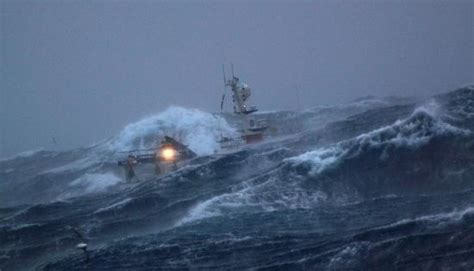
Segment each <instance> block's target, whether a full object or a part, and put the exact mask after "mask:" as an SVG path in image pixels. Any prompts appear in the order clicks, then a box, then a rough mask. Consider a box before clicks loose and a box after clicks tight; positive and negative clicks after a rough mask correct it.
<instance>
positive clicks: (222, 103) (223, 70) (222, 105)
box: [221, 64, 227, 112]
mask: <svg viewBox="0 0 474 271" xmlns="http://www.w3.org/2000/svg"><path fill="white" fill-rule="evenodd" d="M222 74H223V75H224V93H223V94H222V100H221V112H222V111H223V110H224V99H225V88H226V86H227V80H226V79H225V68H224V64H222Z"/></svg>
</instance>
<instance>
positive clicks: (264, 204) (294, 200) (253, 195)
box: [177, 177, 327, 226]
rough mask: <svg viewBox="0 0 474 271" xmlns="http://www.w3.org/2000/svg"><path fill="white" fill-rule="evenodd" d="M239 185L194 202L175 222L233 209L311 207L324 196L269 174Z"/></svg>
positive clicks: (223, 212) (192, 220) (217, 214)
mask: <svg viewBox="0 0 474 271" xmlns="http://www.w3.org/2000/svg"><path fill="white" fill-rule="evenodd" d="M240 186H241V187H240V189H239V190H237V191H234V192H230V193H225V194H222V195H218V196H215V197H212V198H210V199H208V200H206V201H203V202H201V203H198V204H197V205H196V206H194V207H193V208H191V209H190V210H189V212H188V214H187V215H186V216H185V217H184V218H183V219H182V220H181V221H179V222H178V223H177V226H180V225H182V224H185V223H190V222H194V221H197V220H202V219H205V218H210V217H215V216H221V215H223V214H225V213H229V212H235V211H237V212H238V211H244V212H253V211H256V212H272V211H276V210H287V209H311V208H314V207H315V206H317V204H319V203H320V202H321V201H323V200H325V199H326V198H327V196H326V195H325V194H324V193H322V192H320V191H312V192H311V191H307V190H306V189H304V188H301V187H300V186H299V184H298V182H295V181H290V180H284V181H282V180H279V179H278V178H276V177H270V178H269V179H268V180H267V181H265V182H263V183H260V184H255V183H254V181H253V180H250V181H247V182H244V183H242V184H241V185H240Z"/></svg>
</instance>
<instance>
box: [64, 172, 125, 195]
mask: <svg viewBox="0 0 474 271" xmlns="http://www.w3.org/2000/svg"><path fill="white" fill-rule="evenodd" d="M121 182H122V178H120V177H118V176H117V175H115V174H114V173H112V172H105V173H86V174H84V175H82V176H81V177H79V178H77V179H75V180H74V181H72V182H71V183H70V184H69V187H68V190H66V191H65V192H63V193H62V194H61V195H60V196H59V197H58V200H62V199H67V198H71V197H77V196H81V195H85V194H92V193H101V192H106V191H107V190H109V189H110V188H112V187H113V186H115V185H117V184H119V183H121Z"/></svg>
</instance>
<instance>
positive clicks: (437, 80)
mask: <svg viewBox="0 0 474 271" xmlns="http://www.w3.org/2000/svg"><path fill="white" fill-rule="evenodd" d="M0 1H1V14H0V15H1V37H0V38H1V40H0V41H1V42H0V46H1V47H0V48H1V65H0V69H1V85H0V91H1V93H0V95H1V96H0V103H1V104H0V106H1V108H0V114H1V115H0V117H1V118H0V125H1V126H0V127H1V128H0V129H1V130H0V131H1V132H0V136H1V138H0V157H1V156H9V155H12V154H14V153H16V152H19V151H23V150H28V149H33V148H39V147H46V148H48V147H50V146H51V137H52V136H55V137H56V138H57V139H58V141H59V145H60V147H61V148H69V147H75V146H80V145H88V144H90V143H92V142H95V141H98V140H100V139H103V138H106V137H108V136H111V135H113V134H115V133H116V132H118V131H119V130H120V129H121V127H122V126H124V125H125V124H127V123H129V122H131V121H135V120H137V119H139V118H141V117H143V116H145V115H148V114H151V113H155V112H159V111H161V110H163V109H164V108H166V107H167V106H168V105H170V104H176V105H181V106H186V107H195V108H201V109H204V110H207V111H218V106H219V99H220V95H221V93H222V88H223V86H222V85H223V83H222V74H221V66H220V65H221V63H230V62H233V63H234V65H235V69H236V72H237V74H238V76H240V77H241V78H242V79H243V80H244V81H245V82H247V83H249V84H250V86H251V87H252V88H253V90H254V92H253V103H254V104H258V105H259V106H260V108H262V109H294V108H296V106H297V101H296V99H295V98H294V95H292V93H293V92H294V89H295V87H294V86H295V85H298V87H299V89H300V100H301V104H302V106H305V107H310V106H314V105H317V104H334V103H341V102H345V101H348V100H350V99H353V98H355V97H358V96H362V95H369V94H371V95H378V96H385V95H429V94H432V93H438V92H443V91H447V90H451V89H453V88H456V87H458V86H461V85H463V84H466V83H469V82H473V81H474V38H473V36H474V26H473V25H474V21H473V14H474V4H473V3H474V1H382V2H375V1H364V2H356V1H335V2H334V1H312V2H297V3H293V2H291V3H290V2H258V3H250V2H232V1H230V2H201V3H198V2H180V3H172V2H158V1H139V2H136V1H133V2H132V1H130V2H129V1H32V2H25V1H5V0H3V1H2V0H0ZM227 108H230V106H229V105H228V106H227Z"/></svg>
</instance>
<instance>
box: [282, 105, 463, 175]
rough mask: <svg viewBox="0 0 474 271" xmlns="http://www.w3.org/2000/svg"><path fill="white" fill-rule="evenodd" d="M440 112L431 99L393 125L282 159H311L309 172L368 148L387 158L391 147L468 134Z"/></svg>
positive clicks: (321, 168)
mask: <svg viewBox="0 0 474 271" xmlns="http://www.w3.org/2000/svg"><path fill="white" fill-rule="evenodd" d="M439 113H440V107H439V106H438V105H437V104H436V103H434V102H431V103H428V104H426V105H424V106H421V107H419V108H417V109H416V110H415V111H414V112H413V114H412V115H411V116H410V117H408V118H406V119H404V120H398V121H396V122H395V123H394V124H392V125H389V126H386V127H383V128H379V129H376V130H374V131H371V132H369V133H366V134H362V135H359V136H357V137H355V138H353V139H349V140H345V141H342V142H340V143H338V144H335V145H333V146H330V147H324V148H318V149H316V150H314V151H310V152H306V153H303V154H301V155H299V156H296V157H291V158H288V159H286V160H285V161H289V162H292V163H295V164H300V163H303V162H311V163H312V171H311V173H312V174H319V173H321V172H322V171H324V170H326V169H327V168H329V167H330V166H334V165H335V164H337V163H338V162H340V161H341V160H342V159H344V158H351V157H356V156H357V155H359V154H360V153H361V152H363V151H364V150H366V149H368V148H384V152H383V153H382V156H381V158H382V159H386V158H387V157H386V156H385V155H386V153H385V151H386V150H387V149H388V148H391V147H410V148H417V147H420V146H422V145H424V144H427V143H428V142H429V141H430V140H431V139H432V138H433V137H436V136H443V135H468V134H470V132H469V131H468V130H464V129H460V128H457V127H454V126H452V125H450V124H448V123H445V122H443V121H442V120H441V119H440V118H439V117H438V115H439Z"/></svg>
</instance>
